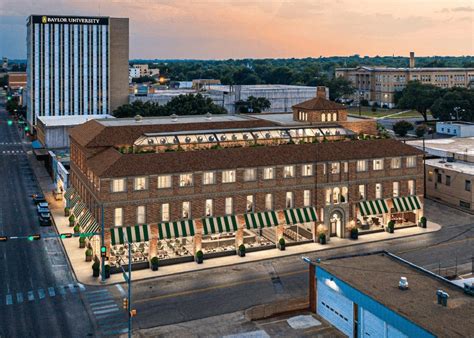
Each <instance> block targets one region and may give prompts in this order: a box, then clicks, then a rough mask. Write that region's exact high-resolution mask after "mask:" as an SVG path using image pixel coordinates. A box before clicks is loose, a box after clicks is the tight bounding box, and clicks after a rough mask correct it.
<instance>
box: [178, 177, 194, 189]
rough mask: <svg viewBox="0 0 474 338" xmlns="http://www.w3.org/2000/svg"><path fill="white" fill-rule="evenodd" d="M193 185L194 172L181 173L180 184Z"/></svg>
mask: <svg viewBox="0 0 474 338" xmlns="http://www.w3.org/2000/svg"><path fill="white" fill-rule="evenodd" d="M192 185H193V174H181V175H179V186H180V187H190V186H192Z"/></svg>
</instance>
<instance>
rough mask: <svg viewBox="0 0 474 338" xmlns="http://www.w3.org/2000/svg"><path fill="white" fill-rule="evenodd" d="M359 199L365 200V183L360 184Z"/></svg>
mask: <svg viewBox="0 0 474 338" xmlns="http://www.w3.org/2000/svg"><path fill="white" fill-rule="evenodd" d="M359 200H361V201H363V200H365V184H360V185H359Z"/></svg>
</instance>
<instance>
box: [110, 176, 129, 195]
mask: <svg viewBox="0 0 474 338" xmlns="http://www.w3.org/2000/svg"><path fill="white" fill-rule="evenodd" d="M125 182H126V181H125V179H124V178H118V179H114V180H112V192H122V191H125Z"/></svg>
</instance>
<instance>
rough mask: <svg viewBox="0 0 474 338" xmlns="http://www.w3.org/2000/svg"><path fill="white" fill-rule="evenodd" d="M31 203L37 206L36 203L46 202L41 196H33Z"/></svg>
mask: <svg viewBox="0 0 474 338" xmlns="http://www.w3.org/2000/svg"><path fill="white" fill-rule="evenodd" d="M33 202H35V204H36V205H37V204H38V203H43V202H46V198H44V195H42V194H34V195H33Z"/></svg>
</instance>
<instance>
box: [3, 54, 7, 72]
mask: <svg viewBox="0 0 474 338" xmlns="http://www.w3.org/2000/svg"><path fill="white" fill-rule="evenodd" d="M2 69H3V70H4V71H7V70H8V58H7V57H6V56H4V57H3V58H2Z"/></svg>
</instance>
